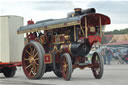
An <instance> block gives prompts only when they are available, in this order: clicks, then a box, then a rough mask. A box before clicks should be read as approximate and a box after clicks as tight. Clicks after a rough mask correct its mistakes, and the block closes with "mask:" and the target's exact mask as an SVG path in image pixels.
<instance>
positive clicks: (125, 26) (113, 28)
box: [105, 24, 128, 31]
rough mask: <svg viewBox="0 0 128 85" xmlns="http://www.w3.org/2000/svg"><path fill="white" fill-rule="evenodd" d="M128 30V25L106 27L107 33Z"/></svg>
mask: <svg viewBox="0 0 128 85" xmlns="http://www.w3.org/2000/svg"><path fill="white" fill-rule="evenodd" d="M125 28H128V24H110V25H106V27H105V31H113V30H120V29H125Z"/></svg>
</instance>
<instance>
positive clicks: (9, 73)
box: [3, 67, 16, 77]
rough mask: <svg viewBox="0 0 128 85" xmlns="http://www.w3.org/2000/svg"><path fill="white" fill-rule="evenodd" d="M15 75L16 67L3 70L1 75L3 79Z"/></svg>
mask: <svg viewBox="0 0 128 85" xmlns="http://www.w3.org/2000/svg"><path fill="white" fill-rule="evenodd" d="M15 73H16V67H12V68H9V67H5V68H3V74H4V76H5V77H13V76H14V75H15Z"/></svg>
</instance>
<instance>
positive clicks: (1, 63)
mask: <svg viewBox="0 0 128 85" xmlns="http://www.w3.org/2000/svg"><path fill="white" fill-rule="evenodd" d="M15 66H22V62H10V63H6V62H0V69H2V68H3V67H15Z"/></svg>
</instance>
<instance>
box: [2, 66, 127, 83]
mask: <svg viewBox="0 0 128 85" xmlns="http://www.w3.org/2000/svg"><path fill="white" fill-rule="evenodd" d="M0 85H128V64H125V65H105V66H104V75H103V77H102V79H95V78H94V77H93V74H92V72H91V70H90V69H88V68H86V69H84V70H80V69H75V70H74V72H73V74H72V78H71V80H70V81H65V80H63V78H58V77H56V76H55V75H54V73H53V72H47V73H45V74H44V76H43V77H42V79H39V80H30V79H27V78H26V77H25V75H24V73H23V71H22V69H21V68H18V70H17V72H16V75H15V76H14V77H13V78H5V77H4V76H3V75H2V74H0Z"/></svg>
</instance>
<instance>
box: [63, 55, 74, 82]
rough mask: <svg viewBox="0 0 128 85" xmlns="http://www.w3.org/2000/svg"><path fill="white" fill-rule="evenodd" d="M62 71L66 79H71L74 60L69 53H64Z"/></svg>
mask: <svg viewBox="0 0 128 85" xmlns="http://www.w3.org/2000/svg"><path fill="white" fill-rule="evenodd" d="M61 71H62V76H63V78H64V79H65V80H67V81H68V80H70V79H71V75H72V61H71V57H70V55H69V54H68V53H64V54H63V55H62V62H61Z"/></svg>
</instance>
